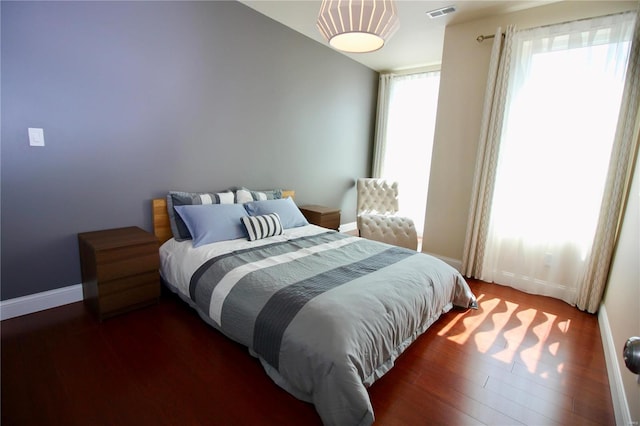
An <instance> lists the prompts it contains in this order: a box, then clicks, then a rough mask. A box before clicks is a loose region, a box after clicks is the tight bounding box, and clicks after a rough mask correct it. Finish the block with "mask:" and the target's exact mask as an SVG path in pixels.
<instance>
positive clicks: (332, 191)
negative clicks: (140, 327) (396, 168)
mask: <svg viewBox="0 0 640 426" xmlns="http://www.w3.org/2000/svg"><path fill="white" fill-rule="evenodd" d="M1 7H2V10H1V19H2V22H1V23H2V27H1V31H2V34H1V36H2V58H1V61H2V62H1V65H2V77H1V78H2V80H1V84H2V87H1V90H2V91H1V95H2V99H1V100H2V105H1V107H2V116H1V118H2V131H1V136H2V144H1V148H2V151H1V154H2V156H1V160H2V165H1V167H2V168H1V176H2V187H1V206H2V213H1V214H2V217H1V234H2V247H1V254H2V258H1V262H2V265H1V270H2V282H1V299H2V300H6V299H10V298H14V297H18V296H23V295H28V294H33V293H37V292H42V291H46V290H51V289H55V288H60V287H65V286H69V285H74V284H78V283H80V282H81V277H80V267H79V259H78V249H77V237H76V234H77V233H78V232H83V231H90V230H97V229H106V228H113V227H120V226H130V225H136V226H140V227H142V228H144V229H147V230H151V209H150V200H151V198H154V197H161V196H164V195H165V194H166V191H168V190H188V191H204V190H209V191H211V190H223V189H226V188H228V187H230V186H236V185H244V186H247V187H249V188H253V189H267V188H274V187H280V188H289V189H295V190H296V196H297V198H296V200H297V202H298V204H304V203H317V204H325V205H329V206H335V207H340V208H342V222H343V223H346V222H351V221H354V220H355V189H354V188H353V180H354V179H355V178H357V177H359V176H367V175H368V174H369V164H370V157H371V150H372V148H371V146H372V139H373V129H374V120H375V102H376V94H377V73H375V72H374V71H372V70H370V69H368V68H366V67H364V66H362V65H360V64H358V63H356V62H354V61H352V60H350V59H348V58H346V57H344V56H343V55H340V54H338V53H336V52H334V51H332V50H331V49H329V48H327V47H325V46H322V45H321V44H319V43H317V42H315V41H313V40H311V39H308V38H307V37H304V36H302V35H300V34H298V33H296V32H294V31H293V30H290V29H288V28H286V27H284V26H282V25H280V24H278V23H277V22H275V21H273V20H271V19H269V18H266V17H264V16H262V15H260V14H258V13H257V12H255V11H253V10H251V9H249V8H248V7H246V6H244V5H242V4H240V3H237V2H6V1H3V2H2V3H1ZM28 127H42V128H44V136H45V142H46V146H45V147H30V146H29V144H28V137H27V128H28Z"/></svg>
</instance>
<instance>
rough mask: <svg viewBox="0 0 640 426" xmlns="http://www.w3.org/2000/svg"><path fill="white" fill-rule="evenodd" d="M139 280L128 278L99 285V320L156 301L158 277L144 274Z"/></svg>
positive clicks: (158, 289)
mask: <svg viewBox="0 0 640 426" xmlns="http://www.w3.org/2000/svg"><path fill="white" fill-rule="evenodd" d="M140 278H141V279H134V277H129V278H124V279H120V280H114V281H110V282H108V283H104V284H102V285H100V290H99V291H100V297H99V298H98V304H99V312H100V318H101V319H104V318H108V317H110V316H113V315H116V314H119V313H122V312H126V311H130V310H132V309H136V308H139V307H142V306H145V305H151V304H153V303H156V302H157V301H158V298H159V297H160V279H159V275H158V274H157V273H156V274H144V279H142V277H140Z"/></svg>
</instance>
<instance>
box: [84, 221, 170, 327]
mask: <svg viewBox="0 0 640 426" xmlns="http://www.w3.org/2000/svg"><path fill="white" fill-rule="evenodd" d="M78 244H79V247H80V266H81V268H82V293H83V296H84V303H85V305H86V306H87V307H88V308H89V309H90V310H91V311H92V312H94V313H95V314H96V315H97V316H98V318H99V319H100V320H101V321H102V320H103V319H106V318H109V317H112V316H115V315H118V314H121V313H124V312H127V311H130V310H133V309H136V308H140V307H143V306H147V305H151V304H154V303H157V302H158V298H159V297H160V273H159V272H158V268H159V266H160V257H159V254H158V240H157V239H156V238H155V236H154V235H153V234H150V233H148V232H146V231H144V230H142V229H140V228H138V227H135V226H132V227H128V228H117V229H107V230H103V231H94V232H83V233H80V234H78Z"/></svg>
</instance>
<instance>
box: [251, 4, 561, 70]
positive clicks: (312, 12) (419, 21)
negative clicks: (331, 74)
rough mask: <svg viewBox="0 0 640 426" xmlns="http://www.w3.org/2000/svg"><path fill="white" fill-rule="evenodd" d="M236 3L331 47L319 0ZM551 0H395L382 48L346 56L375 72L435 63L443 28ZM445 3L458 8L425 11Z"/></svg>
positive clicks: (439, 56)
mask: <svg viewBox="0 0 640 426" xmlns="http://www.w3.org/2000/svg"><path fill="white" fill-rule="evenodd" d="M239 1H240V2H241V3H244V4H246V5H247V6H249V7H250V8H252V9H254V10H256V11H258V12H260V13H262V14H263V15H266V16H268V17H270V18H272V19H274V20H275V21H278V22H280V23H282V24H284V25H286V26H287V27H290V28H292V29H294V30H296V31H298V32H299V33H302V34H304V35H306V36H307V37H310V38H312V39H313V40H316V41H318V42H319V43H322V44H324V45H326V46H329V44H328V43H327V42H326V41H325V40H324V38H323V37H322V36H321V35H320V33H319V32H318V29H317V28H316V20H317V17H318V11H319V10H320V4H321V3H322V2H321V0H239ZM553 1H555V0H552V1H523V0H516V1H507V0H498V1H488V0H471V1H456V0H451V1H432V0H398V1H396V6H397V9H398V18H399V19H400V28H399V29H398V31H397V32H396V33H395V34H394V35H393V37H391V39H390V40H389V41H388V42H387V43H386V44H385V46H384V47H382V49H380V50H378V51H376V52H372V53H359V54H346V53H345V55H346V56H349V57H350V58H353V59H354V60H356V61H358V62H360V63H361V64H363V65H365V66H367V67H369V68H371V69H373V70H376V71H399V70H403V69H410V68H419V67H428V66H433V65H438V64H440V62H441V58H442V44H443V41H444V29H445V26H447V25H449V24H456V23H461V22H466V21H471V20H475V19H480V18H484V17H487V16H491V15H495V14H501V13H510V12H515V11H518V10H522V9H527V8H531V7H535V6H540V5H543V4H547V3H551V2H553ZM446 6H455V8H456V12H454V13H452V14H450V15H445V16H443V17H440V18H435V19H431V18H430V17H429V16H428V15H427V13H426V12H429V11H431V10H434V9H439V8H441V7H446Z"/></svg>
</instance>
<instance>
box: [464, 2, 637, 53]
mask: <svg viewBox="0 0 640 426" xmlns="http://www.w3.org/2000/svg"><path fill="white" fill-rule="evenodd" d="M633 12H634V11H633V10H627V11H626V12H617V13H610V14H608V15H602V16H592V17H590V18H581V19H575V20H573V21H564V22H558V23H557V24H547V25H540V26H539V27H533V28H546V27H551V26H553V25H564V24H570V23H572V22H580V21H587V20H589V19H595V18H606V17H609V16H616V15H624V14H626V13H633ZM635 12H636V13H640V2H638V9H637V10H636V11H635ZM533 28H525V29H524V30H522V31H526V30H532V29H533ZM502 37H504V33H502ZM490 38H495V34H491V35H482V34H480V35H479V36H478V37H476V41H477V42H478V43H482V42H483V41H485V40H487V39H490Z"/></svg>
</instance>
